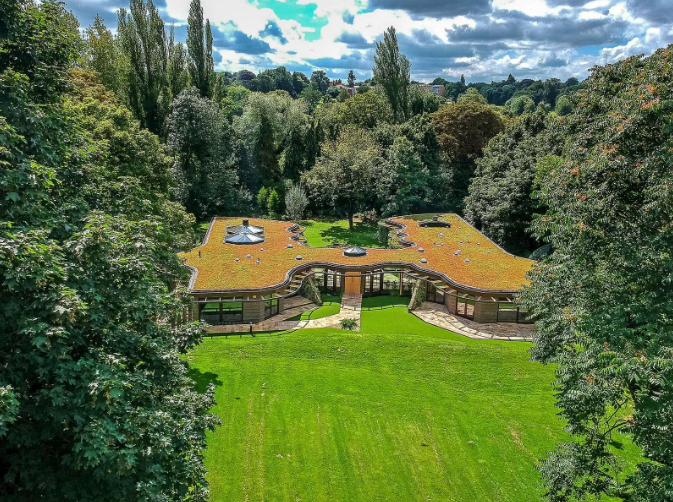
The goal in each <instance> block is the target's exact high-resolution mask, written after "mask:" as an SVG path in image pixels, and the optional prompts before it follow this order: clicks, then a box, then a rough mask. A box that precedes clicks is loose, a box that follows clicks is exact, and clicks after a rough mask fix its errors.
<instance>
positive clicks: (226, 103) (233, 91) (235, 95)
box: [220, 85, 250, 121]
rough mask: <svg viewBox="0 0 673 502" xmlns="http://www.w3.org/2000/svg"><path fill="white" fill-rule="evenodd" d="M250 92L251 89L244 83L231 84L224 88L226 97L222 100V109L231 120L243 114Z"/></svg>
mask: <svg viewBox="0 0 673 502" xmlns="http://www.w3.org/2000/svg"><path fill="white" fill-rule="evenodd" d="M249 94H250V91H249V90H248V89H246V88H245V87H243V86H242V85H230V86H227V87H225V88H224V97H223V98H222V100H221V101H220V109H221V110H222V113H224V115H225V116H226V117H227V119H229V121H232V120H233V118H234V117H240V116H241V115H242V114H243V108H244V106H245V102H246V100H247V99H248V95H249Z"/></svg>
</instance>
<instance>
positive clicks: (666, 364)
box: [522, 46, 673, 502]
mask: <svg viewBox="0 0 673 502" xmlns="http://www.w3.org/2000/svg"><path fill="white" fill-rule="evenodd" d="M672 64H673V47H671V46H669V47H668V48H665V49H659V50H658V51H656V52H655V53H654V54H653V55H652V56H651V57H643V56H640V57H630V58H628V59H626V60H624V61H621V62H617V63H614V64H611V65H608V66H604V67H594V68H593V69H592V74H591V76H590V77H589V79H588V80H587V81H586V82H585V88H584V89H583V90H581V91H579V95H578V97H577V103H578V104H577V107H576V108H575V111H574V113H573V114H571V115H569V116H568V117H566V118H565V119H564V121H566V122H567V123H568V141H567V145H566V146H565V148H564V150H563V154H562V156H561V157H549V158H547V159H545V161H544V162H542V163H541V165H540V170H539V174H538V184H539V189H538V196H539V198H540V200H541V201H542V202H543V203H544V204H545V206H546V207H547V208H548V209H547V211H546V213H545V214H543V215H541V216H540V217H539V218H536V220H535V222H534V225H533V229H534V231H535V235H536V236H538V237H539V238H544V239H546V240H547V241H548V242H549V243H550V244H551V245H552V247H553V249H554V252H553V253H552V254H551V256H550V257H549V258H547V259H546V260H545V261H543V262H542V263H540V264H539V265H538V266H537V268H536V269H535V270H534V271H533V273H532V275H531V284H530V287H528V288H526V289H525V291H524V293H523V298H522V300H523V304H524V305H525V306H526V307H528V308H530V309H532V311H534V312H535V313H536V315H537V322H536V324H537V335H536V344H535V345H533V347H532V349H531V350H532V355H533V357H534V359H535V360H537V361H541V362H543V363H556V364H557V369H556V377H557V380H556V391H557V393H556V399H557V406H558V407H559V408H560V410H561V415H562V417H563V418H564V419H566V420H567V426H566V429H567V430H568V431H569V432H570V433H571V434H572V439H571V441H570V442H568V443H563V444H560V445H558V447H557V448H556V450H555V451H554V452H552V453H551V454H550V455H549V457H548V458H547V459H546V460H545V461H544V462H543V464H542V465H541V467H540V469H541V472H542V477H543V480H544V484H545V487H546V489H547V498H548V499H549V500H551V501H566V500H569V499H571V498H572V499H581V498H584V497H585V496H588V495H591V494H595V495H597V496H600V495H602V494H608V495H611V496H615V497H619V498H621V499H623V500H629V501H633V502H645V501H648V502H664V501H669V500H671V490H672V489H673V447H672V446H673V444H672V436H671V433H670V428H671V424H672V423H673V386H671V385H670V381H671V378H672V377H673V354H672V347H673V339H672V338H671V333H673V330H671V318H672V316H673V297H672V296H671V294H670V284H671V279H672V276H671V270H673V255H671V253H670V252H669V251H670V250H671V249H673V227H672V226H671V224H670V222H671V221H672V220H673V208H672V206H671V200H673V193H672V192H671V187H673V171H672V170H671V161H672V160H673V159H672V157H671V152H673V136H672V135H671V116H670V105H666V104H665V103H670V102H671V100H672V99H673V93H672V91H671V89H673V86H672V85H671V84H673V74H671V72H670V71H669V68H670V67H671V65H672ZM616 433H624V434H628V436H629V437H630V438H631V440H632V441H633V442H634V443H635V444H636V445H637V446H638V447H640V448H641V449H642V452H643V458H644V459H646V461H644V462H642V463H640V464H638V465H637V466H636V469H635V470H634V471H633V472H632V473H624V472H621V470H620V464H619V460H618V457H617V455H619V452H618V450H617V449H615V448H613V447H612V445H613V444H614V441H615V440H616V437H615V434H616Z"/></svg>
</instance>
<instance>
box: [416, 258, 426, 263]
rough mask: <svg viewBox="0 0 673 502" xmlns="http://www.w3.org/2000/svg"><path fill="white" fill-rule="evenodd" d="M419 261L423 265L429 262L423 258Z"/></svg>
mask: <svg viewBox="0 0 673 502" xmlns="http://www.w3.org/2000/svg"><path fill="white" fill-rule="evenodd" d="M418 261H420V262H421V263H428V260H426V259H425V258H421V259H420V260H418Z"/></svg>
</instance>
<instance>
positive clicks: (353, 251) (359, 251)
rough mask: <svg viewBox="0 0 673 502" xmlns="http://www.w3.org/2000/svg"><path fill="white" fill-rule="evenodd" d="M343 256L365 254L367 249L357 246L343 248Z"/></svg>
mask: <svg viewBox="0 0 673 502" xmlns="http://www.w3.org/2000/svg"><path fill="white" fill-rule="evenodd" d="M344 256H351V257H355V258H356V257H358V256H367V250H366V249H363V248H361V247H358V246H353V247H350V248H346V249H344Z"/></svg>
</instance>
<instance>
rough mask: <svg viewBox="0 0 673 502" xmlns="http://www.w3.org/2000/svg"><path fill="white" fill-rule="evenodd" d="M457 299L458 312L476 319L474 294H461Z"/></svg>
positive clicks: (460, 314)
mask: <svg viewBox="0 0 673 502" xmlns="http://www.w3.org/2000/svg"><path fill="white" fill-rule="evenodd" d="M456 300H457V304H456V314H458V315H459V316H462V317H467V318H468V319H474V296H472V295H467V296H459V297H458V298H457V299H456Z"/></svg>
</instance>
